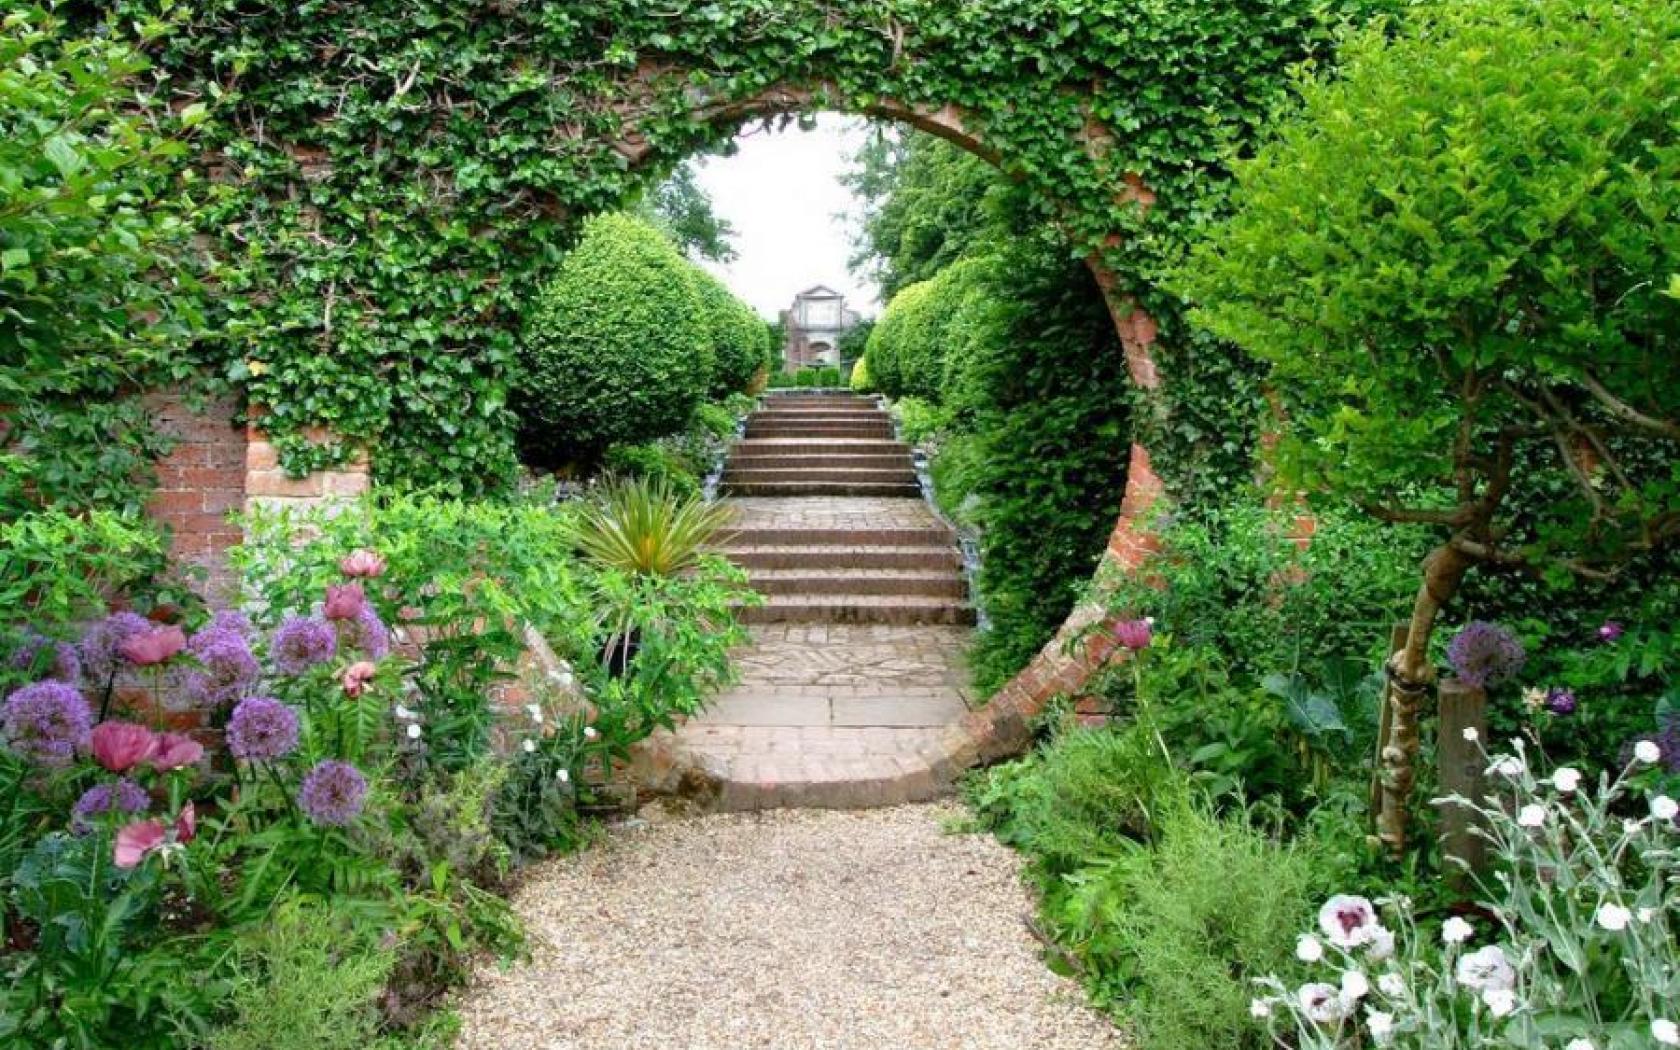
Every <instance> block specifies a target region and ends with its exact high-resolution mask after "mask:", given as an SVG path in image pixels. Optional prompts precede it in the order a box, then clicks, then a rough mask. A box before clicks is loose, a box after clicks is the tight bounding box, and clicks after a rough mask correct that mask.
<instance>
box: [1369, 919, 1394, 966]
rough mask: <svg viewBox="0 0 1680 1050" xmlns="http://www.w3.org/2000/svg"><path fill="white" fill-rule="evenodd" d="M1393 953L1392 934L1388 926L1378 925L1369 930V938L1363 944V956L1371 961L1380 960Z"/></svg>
mask: <svg viewBox="0 0 1680 1050" xmlns="http://www.w3.org/2000/svg"><path fill="white" fill-rule="evenodd" d="M1393 954H1394V934H1393V933H1391V932H1389V929H1388V927H1386V926H1378V927H1377V928H1376V929H1374V930H1372V931H1371V939H1370V941H1369V942H1367V943H1366V946H1365V957H1366V958H1368V959H1370V960H1372V961H1373V962H1382V961H1383V960H1384V959H1387V958H1388V957H1390V956H1391V955H1393Z"/></svg>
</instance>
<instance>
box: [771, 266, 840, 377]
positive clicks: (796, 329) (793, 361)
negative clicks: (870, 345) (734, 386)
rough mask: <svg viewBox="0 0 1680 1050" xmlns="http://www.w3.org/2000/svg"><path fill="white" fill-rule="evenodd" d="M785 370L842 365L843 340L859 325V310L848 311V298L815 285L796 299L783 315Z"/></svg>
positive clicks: (823, 286)
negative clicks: (809, 366)
mask: <svg viewBox="0 0 1680 1050" xmlns="http://www.w3.org/2000/svg"><path fill="white" fill-rule="evenodd" d="M781 317H782V331H784V332H785V333H787V336H786V341H785V342H784V343H783V344H782V362H783V367H784V368H786V369H788V370H789V371H791V370H793V369H796V368H801V367H804V366H807V365H837V364H839V363H840V337H841V336H842V335H844V334H845V333H846V331H847V330H848V329H850V328H852V327H853V326H855V325H856V324H857V323H858V320H859V316H858V312H857V311H856V310H848V309H846V297H845V296H843V295H841V294H840V293H839V292H837V291H835V290H834V289H832V288H830V287H828V286H827V285H821V284H817V285H812V286H811V287H809V288H807V289H805V290H804V291H803V292H800V293H799V294H798V295H796V296H794V297H793V305H792V306H791V307H789V308H788V309H786V310H783V311H782V314H781Z"/></svg>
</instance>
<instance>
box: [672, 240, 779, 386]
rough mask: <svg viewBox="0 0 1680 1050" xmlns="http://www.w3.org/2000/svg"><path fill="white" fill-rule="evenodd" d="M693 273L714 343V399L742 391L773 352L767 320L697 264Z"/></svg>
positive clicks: (712, 351)
mask: <svg viewBox="0 0 1680 1050" xmlns="http://www.w3.org/2000/svg"><path fill="white" fill-rule="evenodd" d="M689 275H690V278H691V279H692V280H693V281H694V283H695V288H696V291H697V292H698V298H699V301H700V314H701V319H702V321H703V323H704V325H705V330H706V336H707V339H708V340H709V342H710V345H711V353H712V362H713V363H712V372H711V383H710V385H709V387H708V394H709V396H711V397H714V398H719V397H728V396H729V395H730V394H738V393H740V392H741V391H743V390H745V389H746V388H747V385H748V384H749V383H751V382H752V379H753V376H755V375H757V374H758V370H759V369H760V368H762V367H764V358H765V355H766V354H767V353H769V349H770V348H769V336H768V335H767V334H766V331H765V328H764V320H763V318H761V317H759V316H758V314H757V313H756V312H755V311H754V310H753V308H752V307H750V306H748V305H747V304H746V303H744V302H742V301H741V300H739V299H737V298H736V297H735V296H734V295H732V294H730V291H729V289H728V288H726V287H724V285H723V282H722V281H719V280H718V279H717V278H716V277H713V276H712V275H711V274H709V273H707V272H706V271H705V270H702V269H700V268H699V267H693V268H692V269H691V270H690V271H689Z"/></svg>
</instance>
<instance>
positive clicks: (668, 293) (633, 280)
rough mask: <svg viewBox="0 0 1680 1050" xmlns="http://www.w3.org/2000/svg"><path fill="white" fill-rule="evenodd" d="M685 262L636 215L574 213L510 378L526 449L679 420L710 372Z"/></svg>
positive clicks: (551, 449)
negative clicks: (575, 237)
mask: <svg viewBox="0 0 1680 1050" xmlns="http://www.w3.org/2000/svg"><path fill="white" fill-rule="evenodd" d="M689 269H690V266H689V263H688V261H687V260H685V259H684V258H683V257H682V256H681V255H680V254H678V252H677V250H676V248H675V247H673V246H672V245H671V243H670V242H669V241H667V240H666V239H665V237H664V235H662V234H661V233H660V232H659V231H658V230H656V229H654V228H653V227H652V226H650V225H648V224H647V223H645V222H643V221H641V220H640V219H636V218H634V217H631V216H628V215H621V214H611V215H600V216H597V217H595V218H593V219H590V220H589V221H588V222H586V223H585V224H584V228H583V236H582V239H581V240H579V242H578V245H577V247H576V248H574V249H572V251H571V253H570V254H568V255H567V256H566V258H565V260H564V261H563V262H561V264H560V268H559V272H558V273H557V274H556V275H555V278H554V281H553V282H552V283H551V284H550V285H549V286H548V287H547V288H546V289H544V290H543V292H542V294H541V298H540V300H539V301H538V303H537V304H536V307H535V309H534V310H533V311H532V314H531V317H530V319H529V321H528V323H527V325H526V331H525V341H524V346H523V349H522V352H521V361H520V369H519V374H518V376H517V377H516V382H515V389H516V391H517V394H518V399H517V407H518V410H519V413H520V417H521V423H522V427H523V431H524V436H525V444H526V447H527V449H528V450H529V451H530V452H531V453H532V454H534V455H535V456H536V457H537V458H539V459H547V460H556V461H558V460H565V459H577V458H590V457H593V456H597V455H599V454H600V453H601V452H602V451H603V450H604V449H606V448H607V446H609V445H612V444H615V443H617V442H621V441H632V442H633V441H648V440H651V439H653V438H656V437H662V436H664V435H667V434H673V433H676V432H677V431H679V430H681V429H682V428H683V426H684V425H685V424H686V423H687V422H688V419H689V416H690V415H691V414H692V413H693V411H694V406H695V405H697V404H699V402H700V400H701V398H702V397H703V396H704V394H705V392H706V388H707V385H708V383H709V382H710V380H711V372H712V367H711V353H710V346H711V343H710V334H709V331H708V328H707V325H706V323H705V316H704V312H703V310H702V308H701V304H700V301H699V297H698V295H697V293H696V291H695V285H694V281H693V280H692V277H691V274H690V272H689Z"/></svg>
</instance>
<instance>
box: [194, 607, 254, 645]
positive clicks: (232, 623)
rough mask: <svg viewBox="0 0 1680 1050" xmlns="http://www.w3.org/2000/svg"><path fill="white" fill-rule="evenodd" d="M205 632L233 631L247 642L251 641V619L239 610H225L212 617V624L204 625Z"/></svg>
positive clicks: (202, 631) (200, 632)
mask: <svg viewBox="0 0 1680 1050" xmlns="http://www.w3.org/2000/svg"><path fill="white" fill-rule="evenodd" d="M205 631H232V632H233V633H234V634H237V635H238V636H239V637H241V638H243V639H245V640H246V641H250V640H251V633H252V632H251V618H250V617H249V616H246V615H245V614H244V613H242V612H240V611H239V610H237V609H223V610H221V611H220V612H218V613H216V614H215V615H214V616H212V617H210V622H209V623H207V624H205V625H204V628H203V630H201V631H199V632H198V633H199V634H203V633H204V632H205Z"/></svg>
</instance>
